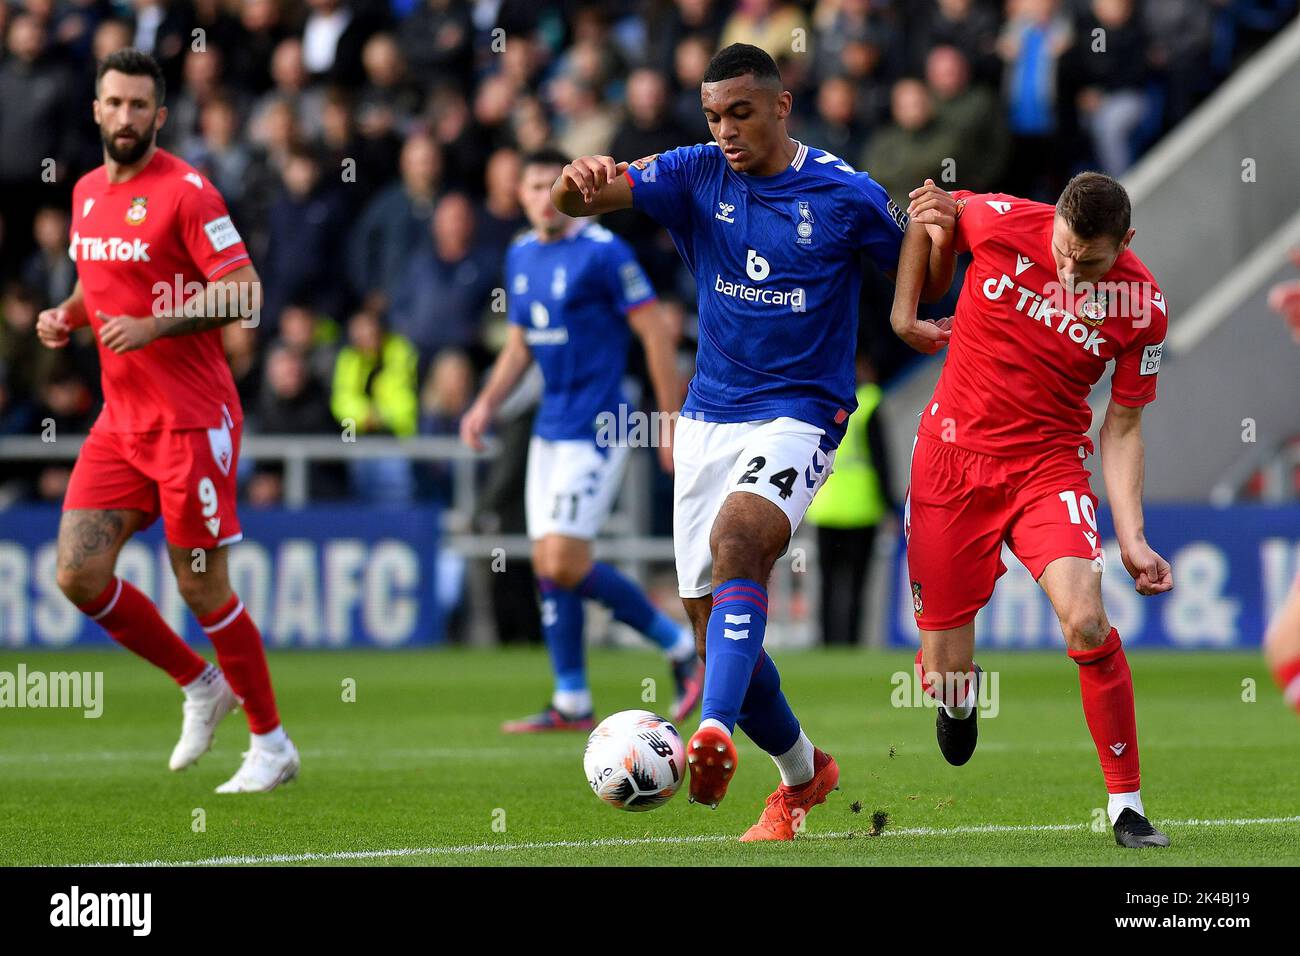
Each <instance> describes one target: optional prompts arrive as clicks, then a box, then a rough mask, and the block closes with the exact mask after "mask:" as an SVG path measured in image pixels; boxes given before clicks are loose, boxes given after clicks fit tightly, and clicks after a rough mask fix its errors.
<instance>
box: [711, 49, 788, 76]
mask: <svg viewBox="0 0 1300 956" xmlns="http://www.w3.org/2000/svg"><path fill="white" fill-rule="evenodd" d="M747 73H752V74H754V79H756V80H758V81H759V82H767V83H769V84H775V85H776V86H780V85H781V71H780V70H778V69H777V67H776V61H775V60H773V59H772V57H771V56H770V55H769V54H768V52H767V51H766V50H763V49H760V48H759V47H756V46H751V45H750V44H748V43H733V44H731V46H725V47H723V48H722V49H721V50H719V51H718V52H717V53H715V54H713V59H712V60H710V61H709V67H708V69H706V70H705V71H704V79H703V80H702V81H701V82H703V83H718V82H720V81H722V80H730V79H731V78H733V77H737V76H745V75H746V74H747Z"/></svg>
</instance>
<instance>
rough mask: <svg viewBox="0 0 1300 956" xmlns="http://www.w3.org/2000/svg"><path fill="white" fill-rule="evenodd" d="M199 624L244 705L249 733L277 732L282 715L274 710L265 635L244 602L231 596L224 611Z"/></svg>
mask: <svg viewBox="0 0 1300 956" xmlns="http://www.w3.org/2000/svg"><path fill="white" fill-rule="evenodd" d="M199 623H200V624H202V625H203V630H204V631H206V632H207V635H208V640H210V641H212V646H213V647H215V648H216V650H217V663H218V664H220V665H221V670H222V671H223V672H224V673H225V675H226V680H228V681H229V682H230V687H231V689H232V690H233V691H234V692H235V694H236V695H237V696H239V697H241V698H242V699H243V701H244V713H245V714H247V715H248V729H249V730H251V731H252V732H253V733H255V734H266V733H270V732H271V731H272V730H275V728H276V727H279V726H280V715H279V714H278V713H276V710H275V691H273V690H272V689H271V672H270V671H269V670H268V669H267V667H266V651H265V649H264V648H263V647H262V634H261V632H260V631H258V629H257V625H256V624H254V623H253V619H252V618H251V617H249V616H248V612H247V611H246V610H244V602H243V601H241V600H239V596H238V595H236V594H232V595H231V596H230V600H229V601H227V602H226V603H225V604H223V605H222V606H221V607H219V608H217V609H216V610H215V611H213V612H212V613H211V614H204V615H203V616H202V617H200V618H199Z"/></svg>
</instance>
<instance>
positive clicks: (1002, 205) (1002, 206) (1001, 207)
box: [984, 199, 1011, 216]
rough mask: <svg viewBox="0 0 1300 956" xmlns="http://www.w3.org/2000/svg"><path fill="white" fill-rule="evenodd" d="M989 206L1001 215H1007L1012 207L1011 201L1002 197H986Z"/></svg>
mask: <svg viewBox="0 0 1300 956" xmlns="http://www.w3.org/2000/svg"><path fill="white" fill-rule="evenodd" d="M984 201H985V202H987V203H988V204H989V207H990V208H991V209H992V210H993V211H994V212H995V213H997V214H998V215H999V216H1005V215H1006V214H1007V212H1009V211H1010V209H1011V203H1009V202H1006V201H1005V200H1001V199H986V200H984Z"/></svg>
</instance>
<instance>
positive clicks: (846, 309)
mask: <svg viewBox="0 0 1300 956" xmlns="http://www.w3.org/2000/svg"><path fill="white" fill-rule="evenodd" d="M626 175H627V178H628V181H629V182H630V183H631V184H632V202H633V205H634V206H635V207H636V208H637V209H640V210H642V211H643V212H645V213H647V214H649V215H650V216H651V217H652V218H653V219H655V220H657V221H658V222H659V223H660V224H661V225H663V226H664V227H665V228H666V229H667V230H668V232H669V234H670V235H671V236H672V239H673V242H674V243H675V244H676V246H677V250H678V252H680V253H681V256H682V259H684V260H685V262H686V265H687V266H688V267H690V270H691V273H692V274H693V275H694V276H695V283H696V289H697V292H698V297H699V303H698V310H699V317H700V318H699V354H698V357H697V360H696V367H695V377H694V378H692V379H691V384H690V389H689V391H688V393H687V398H686V404H685V405H684V406H683V408H682V412H683V414H690V415H691V417H694V418H698V419H701V420H703V421H710V422H745V421H760V420H763V419H768V418H781V417H789V418H795V419H798V420H800V421H804V422H808V423H809V424H812V425H816V426H818V427H819V428H822V429H823V430H825V432H826V438H827V440H828V442H829V443H830V444H831V445H832V446H834V445H838V444H839V441H840V439H841V438H842V437H843V434H844V428H845V423H846V422H847V421H848V417H849V415H850V414H851V413H852V412H853V410H854V409H855V408H856V407H857V402H856V399H855V398H854V391H855V378H854V362H853V355H854V350H855V348H856V346H857V331H858V293H859V290H860V288H861V285H862V269H861V262H860V259H859V250H865V251H866V252H867V254H868V255H870V256H871V258H872V260H873V261H874V262H875V263H876V264H877V265H878V266H880V268H881V269H883V270H885V271H893V270H895V269H897V267H898V254H899V250H900V248H901V247H902V243H903V232H904V230H905V229H906V227H907V214H906V213H905V212H903V210H901V209H899V208H898V206H896V205H895V204H894V203H893V202H891V201H890V199H889V196H888V195H887V194H886V193H885V190H884V189H883V188H881V186H880V184H879V183H877V182H875V180H873V179H872V178H871V177H870V176H868V175H867V174H866V173H859V172H855V171H854V170H853V169H852V168H851V167H850V166H849V165H848V164H846V163H845V162H844V161H843V160H841V159H839V158H838V157H836V156H832V155H831V154H829V153H827V152H825V151H824V150H820V149H814V148H810V147H807V146H804V145H803V144H802V143H800V144H798V150H797V152H796V153H795V157H794V159H793V160H792V161H791V163H790V165H789V166H788V167H787V168H786V169H784V170H782V171H781V172H780V173H777V174H776V175H775V176H748V175H744V174H742V173H737V172H735V171H733V170H732V169H731V167H730V166H728V165H727V160H726V157H725V156H723V154H722V150H721V149H719V148H718V146H717V144H715V143H706V144H700V145H696V146H683V147H680V148H678V149H674V150H672V151H671V152H667V153H660V154H659V155H658V156H654V157H649V158H647V159H645V160H638V161H637V162H636V163H633V164H632V165H631V166H629V167H628V170H627V173H626Z"/></svg>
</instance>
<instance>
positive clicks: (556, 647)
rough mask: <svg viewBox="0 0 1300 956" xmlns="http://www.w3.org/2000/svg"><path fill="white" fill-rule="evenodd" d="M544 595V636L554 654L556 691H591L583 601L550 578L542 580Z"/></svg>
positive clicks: (552, 666) (540, 582)
mask: <svg viewBox="0 0 1300 956" xmlns="http://www.w3.org/2000/svg"><path fill="white" fill-rule="evenodd" d="M537 589H538V590H539V591H541V592H542V634H543V635H544V636H545V637H546V649H547V650H548V651H550V652H551V670H553V671H554V672H555V689H556V690H559V691H583V690H586V689H587V661H586V655H585V653H584V650H585V648H584V647H583V643H582V598H581V597H580V596H579V595H578V592H576V591H569V590H566V589H565V588H562V587H560V586H559V585H558V584H556V583H555V582H554V581H552V580H551V579H550V578H538V579H537Z"/></svg>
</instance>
